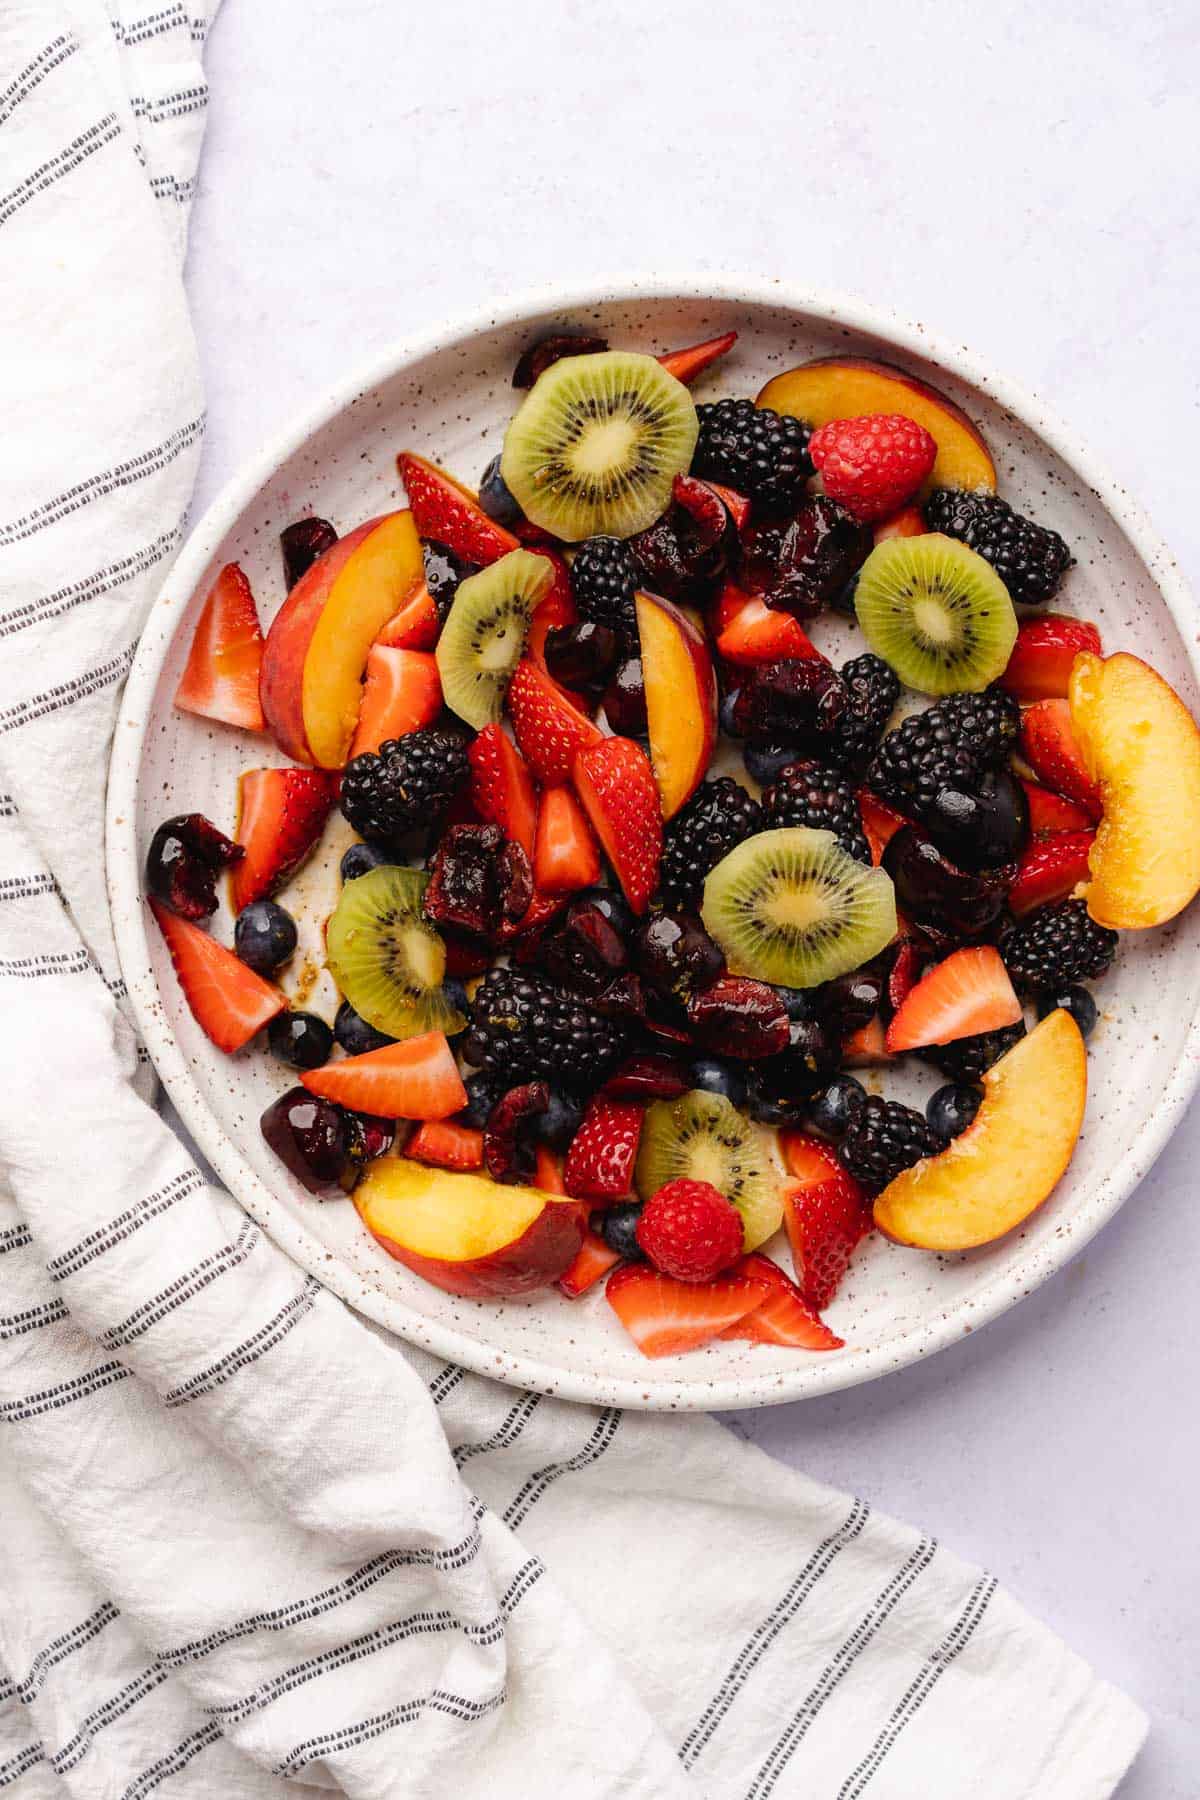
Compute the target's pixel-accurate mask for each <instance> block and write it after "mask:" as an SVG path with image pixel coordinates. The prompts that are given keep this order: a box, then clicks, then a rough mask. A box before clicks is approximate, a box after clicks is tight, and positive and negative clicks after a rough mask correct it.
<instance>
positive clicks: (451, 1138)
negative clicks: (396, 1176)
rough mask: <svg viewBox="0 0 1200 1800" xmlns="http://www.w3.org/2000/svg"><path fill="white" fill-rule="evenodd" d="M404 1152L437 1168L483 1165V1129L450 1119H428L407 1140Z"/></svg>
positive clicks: (468, 1167) (475, 1167)
mask: <svg viewBox="0 0 1200 1800" xmlns="http://www.w3.org/2000/svg"><path fill="white" fill-rule="evenodd" d="M404 1154H405V1156H411V1157H414V1158H415V1159H416V1161H417V1162H423V1163H432V1165H433V1166H434V1168H435V1169H482V1167H483V1133H482V1131H473V1130H472V1129H471V1127H470V1126H469V1125H455V1124H453V1123H452V1122H451V1121H450V1120H449V1119H426V1121H425V1123H424V1124H423V1125H418V1126H417V1129H416V1130H415V1131H414V1132H413V1134H412V1136H411V1137H410V1138H409V1140H408V1142H407V1144H405V1146H404Z"/></svg>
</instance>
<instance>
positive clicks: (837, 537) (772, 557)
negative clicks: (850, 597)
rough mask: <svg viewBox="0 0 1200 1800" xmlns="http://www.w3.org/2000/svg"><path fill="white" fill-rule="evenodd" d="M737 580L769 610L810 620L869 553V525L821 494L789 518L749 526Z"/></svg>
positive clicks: (872, 540) (858, 567) (804, 503)
mask: <svg viewBox="0 0 1200 1800" xmlns="http://www.w3.org/2000/svg"><path fill="white" fill-rule="evenodd" d="M741 541H742V560H741V578H742V584H743V586H745V587H747V588H748V589H749V590H750V592H751V593H754V594H761V595H763V597H764V599H765V600H766V602H767V605H768V606H778V607H781V608H783V609H784V610H785V611H787V612H791V613H794V614H795V615H796V616H797V618H801V619H804V618H811V617H812V616H813V614H814V613H818V612H820V611H821V609H822V607H824V606H827V605H828V604H829V603H830V601H832V600H833V599H834V597H835V596H836V595H837V594H839V593H840V592H841V590H842V589H843V588H844V587H845V586H846V583H847V582H848V581H849V580H850V579H851V577H852V576H853V575H855V574H856V573H857V572H858V570H859V569H860V568H861V567H862V565H863V563H864V562H865V561H866V559H867V557H868V556H869V555H870V553H871V549H872V546H873V544H874V534H873V533H872V530H871V527H870V526H869V525H863V524H861V523H860V522H859V521H858V520H857V519H853V518H851V516H850V514H849V513H848V512H846V510H845V508H844V507H841V506H839V505H838V504H837V502H836V501H834V500H830V499H828V498H827V496H825V495H823V494H818V495H815V496H814V497H813V498H812V499H810V500H805V501H804V502H803V503H802V504H801V505H800V506H799V507H798V508H797V509H796V511H795V512H794V513H793V515H792V516H791V518H790V519H786V520H782V521H771V522H769V523H766V524H754V525H750V526H748V527H747V529H746V530H745V531H744V532H743V533H742V540H741Z"/></svg>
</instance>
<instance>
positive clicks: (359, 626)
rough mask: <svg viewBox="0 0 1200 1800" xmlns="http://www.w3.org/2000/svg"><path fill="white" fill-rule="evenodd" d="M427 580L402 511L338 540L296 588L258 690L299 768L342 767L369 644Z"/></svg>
mask: <svg viewBox="0 0 1200 1800" xmlns="http://www.w3.org/2000/svg"><path fill="white" fill-rule="evenodd" d="M424 579H425V566H424V561H423V558H422V555H421V540H420V538H419V537H418V536H417V530H416V526H415V525H414V524H413V519H412V514H411V513H409V512H394V513H388V514H386V515H385V516H384V517H383V518H379V519H369V520H368V521H367V523H366V524H365V525H360V526H359V527H358V528H357V530H355V531H351V532H349V533H348V534H347V535H346V536H345V537H344V538H339V539H338V541H337V543H336V544H333V545H331V546H330V548H329V549H328V550H327V551H326V552H325V554H324V556H320V557H318V558H317V560H316V562H315V563H314V564H313V565H312V568H311V569H309V570H308V572H307V574H305V575H302V576H301V578H300V580H299V581H298V582H297V583H296V585H295V587H294V588H293V589H292V591H291V593H290V594H289V595H288V597H287V599H286V600H285V601H284V603H283V605H282V607H281V608H280V610H279V612H278V613H277V615H276V617H275V621H274V623H273V624H272V626H271V629H270V631H269V632H268V633H267V643H266V649H265V650H264V652H263V666H262V678H261V681H260V684H259V698H260V699H261V701H262V709H263V715H264V717H265V718H266V721H267V727H268V729H269V731H270V732H271V735H272V736H273V737H274V739H275V741H276V743H277V744H278V745H279V747H280V749H281V750H282V751H283V752H284V753H285V755H287V756H290V757H291V758H292V760H293V761H294V762H307V763H315V764H316V765H317V767H318V768H321V769H340V768H341V767H342V766H343V765H344V763H345V761H346V753H347V751H348V750H349V748H350V740H351V738H352V737H353V735H354V727H355V725H356V724H357V722H358V712H359V706H360V704H361V702H362V676H363V669H364V667H365V665H366V661H367V655H368V653H369V651H370V648H371V645H372V644H373V643H374V642H375V639H376V638H377V637H378V636H379V633H380V631H381V630H382V629H383V627H384V625H386V624H387V622H388V620H389V619H390V618H391V617H392V615H393V614H394V613H396V612H397V611H399V609H400V607H401V606H403V605H404V603H405V601H406V600H408V599H409V598H410V597H411V595H412V594H413V593H414V592H415V591H416V590H417V589H418V588H419V587H420V586H421V584H422V583H423V582H424Z"/></svg>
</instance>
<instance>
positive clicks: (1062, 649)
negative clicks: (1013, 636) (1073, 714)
mask: <svg viewBox="0 0 1200 1800" xmlns="http://www.w3.org/2000/svg"><path fill="white" fill-rule="evenodd" d="M1081 650H1087V651H1090V652H1091V653H1092V655H1094V656H1099V655H1100V633H1099V631H1097V629H1096V627H1095V626H1094V625H1093V624H1092V622H1091V620H1090V619H1072V618H1069V617H1068V616H1067V615H1066V614H1065V613H1041V614H1040V615H1039V616H1038V617H1037V618H1036V619H1026V620H1025V621H1024V623H1023V624H1022V625H1021V627H1020V629H1019V630H1018V632H1017V641H1016V643H1015V644H1014V645H1013V650H1012V655H1011V656H1010V657H1009V659H1008V667H1007V668H1006V669H1005V671H1004V673H1003V675H1002V676H1001V677H1000V686H1001V687H1002V688H1007V690H1008V692H1009V693H1010V694H1015V695H1016V696H1017V699H1018V700H1053V699H1065V698H1066V693H1067V685H1068V683H1069V681H1070V679H1071V664H1072V663H1073V662H1074V661H1075V658H1076V657H1077V656H1078V655H1079V652H1080V651H1081Z"/></svg>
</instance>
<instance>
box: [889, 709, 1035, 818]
mask: <svg viewBox="0 0 1200 1800" xmlns="http://www.w3.org/2000/svg"><path fill="white" fill-rule="evenodd" d="M1020 724H1021V709H1020V707H1019V706H1018V705H1017V702H1016V701H1015V700H1014V699H1013V698H1012V696H1011V695H1009V694H1002V693H1001V692H1000V691H999V690H998V689H995V688H992V689H989V690H988V691H987V692H986V693H982V694H947V696H946V698H945V699H944V700H939V701H938V703H937V705H936V706H931V707H930V708H929V709H928V711H926V712H922V713H914V714H913V715H912V717H911V718H908V719H905V720H904V721H903V722H902V723H901V724H900V725H898V726H897V727H896V729H895V731H889V732H888V734H887V736H886V737H885V738H884V740H883V742H882V743H881V744H880V746H879V748H878V750H877V751H876V752H875V755H874V756H873V757H872V759H871V764H870V767H869V769H868V770H867V785H868V787H870V788H873V789H874V791H875V792H876V793H877V794H879V795H880V796H881V798H883V799H885V800H894V801H895V802H896V803H897V805H899V806H901V808H902V809H903V810H904V811H905V812H909V813H912V812H914V810H915V812H916V813H917V815H918V816H919V815H920V814H921V813H923V812H925V811H926V810H927V809H928V808H930V807H932V805H933V803H934V801H935V800H936V799H937V797H938V794H939V793H940V791H941V790H942V788H948V787H952V788H960V789H963V790H964V791H965V792H967V793H972V792H973V791H974V790H975V789H976V788H977V787H978V785H979V782H980V780H981V778H982V777H983V775H984V774H986V773H987V772H988V771H989V770H991V769H996V768H998V767H999V766H1000V765H1001V764H1002V763H1003V762H1004V761H1005V760H1006V759H1007V757H1008V753H1009V751H1010V750H1011V749H1012V746H1013V745H1014V744H1015V743H1016V739H1017V733H1018V731H1019V729H1020Z"/></svg>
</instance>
